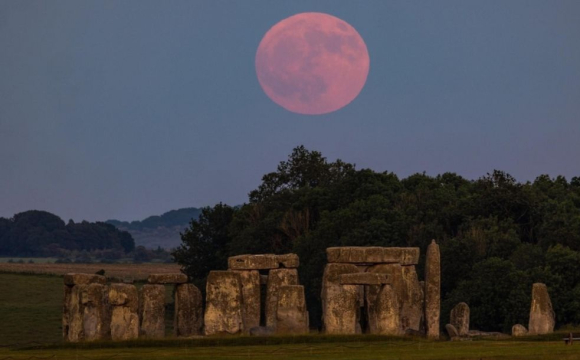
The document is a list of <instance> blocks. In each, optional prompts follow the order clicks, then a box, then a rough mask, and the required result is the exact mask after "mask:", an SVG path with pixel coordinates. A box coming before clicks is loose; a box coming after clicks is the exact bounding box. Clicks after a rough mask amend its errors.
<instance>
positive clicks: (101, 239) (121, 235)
mask: <svg viewBox="0 0 580 360" xmlns="http://www.w3.org/2000/svg"><path fill="white" fill-rule="evenodd" d="M134 248H135V241H134V240H133V237H132V236H131V234H129V233H128V232H126V231H119V230H118V229H117V228H116V227H114V226H113V225H110V224H106V223H104V222H95V223H89V222H87V221H83V222H80V223H75V222H73V221H72V220H70V221H69V222H68V224H65V222H64V221H63V220H62V219H61V218H59V217H58V216H56V215H53V214H51V213H49V212H46V211H37V210H31V211H26V212H22V213H19V214H16V215H14V217H12V218H11V219H5V218H0V256H19V257H43V256H50V257H61V256H63V255H66V254H69V253H70V252H84V253H86V252H96V251H105V250H109V252H117V253H118V252H122V253H125V254H126V253H129V252H131V251H133V250H134Z"/></svg>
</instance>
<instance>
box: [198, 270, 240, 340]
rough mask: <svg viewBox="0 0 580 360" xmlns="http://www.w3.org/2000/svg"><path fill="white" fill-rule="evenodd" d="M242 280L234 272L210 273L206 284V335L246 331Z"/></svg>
mask: <svg viewBox="0 0 580 360" xmlns="http://www.w3.org/2000/svg"><path fill="white" fill-rule="evenodd" d="M242 299H243V297H242V280H241V279H240V274H238V273H237V272H234V271H210V273H209V276H208V278H207V284H206V308H205V315H204V325H205V328H204V329H205V335H215V334H238V333H241V332H243V331H244V320H243V317H242V306H243V305H242V301H243V300H242Z"/></svg>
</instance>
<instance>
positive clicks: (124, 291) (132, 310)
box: [109, 283, 139, 341]
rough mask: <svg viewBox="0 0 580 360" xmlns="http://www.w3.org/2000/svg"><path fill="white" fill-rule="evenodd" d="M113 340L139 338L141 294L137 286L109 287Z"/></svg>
mask: <svg viewBox="0 0 580 360" xmlns="http://www.w3.org/2000/svg"><path fill="white" fill-rule="evenodd" d="M109 303H110V304H111V306H112V308H113V311H112V315H111V338H112V339H113V340H115V341H118V340H132V339H137V338H138V337H139V312H138V311H139V294H138V292H137V288H136V287H135V285H131V284H120V283H119V284H111V286H110V287H109Z"/></svg>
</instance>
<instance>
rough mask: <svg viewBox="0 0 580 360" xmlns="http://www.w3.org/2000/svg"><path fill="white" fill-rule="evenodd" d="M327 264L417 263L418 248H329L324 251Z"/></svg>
mask: <svg viewBox="0 0 580 360" xmlns="http://www.w3.org/2000/svg"><path fill="white" fill-rule="evenodd" d="M326 255H327V258H328V262H329V263H344V264H401V265H416V264H418V263H419V255H420V250H419V248H398V247H376V246H372V247H358V246H348V247H330V248H327V249H326Z"/></svg>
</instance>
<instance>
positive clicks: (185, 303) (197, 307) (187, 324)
mask: <svg viewBox="0 0 580 360" xmlns="http://www.w3.org/2000/svg"><path fill="white" fill-rule="evenodd" d="M202 316H203V311H202V298H201V291H199V289H198V288H197V287H195V285H193V284H179V285H177V286H176V287H175V317H174V319H173V328H174V331H175V336H192V335H201V327H202Z"/></svg>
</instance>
